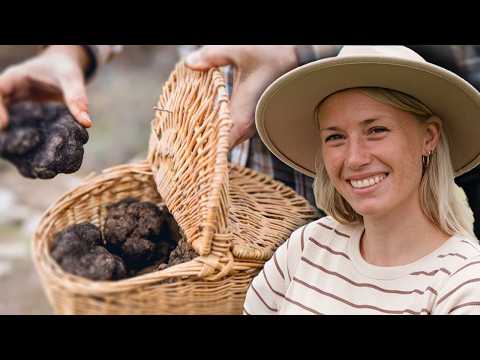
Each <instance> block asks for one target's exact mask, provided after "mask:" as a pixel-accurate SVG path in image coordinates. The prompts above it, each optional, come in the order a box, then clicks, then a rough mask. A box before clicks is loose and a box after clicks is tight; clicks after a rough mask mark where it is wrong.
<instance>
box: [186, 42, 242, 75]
mask: <svg viewBox="0 0 480 360" xmlns="http://www.w3.org/2000/svg"><path fill="white" fill-rule="evenodd" d="M230 48H231V46H223V45H218V46H215V45H210V46H205V47H203V48H201V49H199V50H196V51H194V52H192V53H191V54H190V55H188V56H187V57H186V59H185V64H186V65H187V66H188V67H190V68H192V69H193V70H208V69H210V68H212V67H216V66H224V65H232V64H234V61H233V60H232V58H231V57H230V56H229V54H230V53H231V49H230Z"/></svg>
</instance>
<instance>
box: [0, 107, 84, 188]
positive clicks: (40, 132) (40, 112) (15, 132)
mask: <svg viewBox="0 0 480 360" xmlns="http://www.w3.org/2000/svg"><path fill="white" fill-rule="evenodd" d="M9 113H10V120H11V121H10V126H9V127H8V129H7V130H6V131H0V157H3V158H5V159H6V160H8V161H10V162H12V163H13V164H14V165H15V166H16V167H17V169H18V171H19V172H20V173H21V174H22V175H23V176H25V177H28V178H32V179H35V178H40V179H50V178H53V177H55V176H56V175H57V174H58V173H65V174H70V173H73V172H75V171H77V170H78V169H79V168H80V166H81V164H82V160H83V145H84V144H86V143H87V141H88V133H87V131H86V130H85V129H84V128H83V127H82V126H81V125H80V124H78V123H77V122H76V121H75V120H74V119H73V117H72V115H71V114H70V112H69V111H68V109H67V108H66V107H65V106H63V105H62V104H59V103H46V104H40V103H33V102H22V103H17V104H15V105H13V106H11V107H10V109H9Z"/></svg>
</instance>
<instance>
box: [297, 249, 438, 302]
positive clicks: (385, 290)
mask: <svg viewBox="0 0 480 360" xmlns="http://www.w3.org/2000/svg"><path fill="white" fill-rule="evenodd" d="M301 260H302V261H304V262H306V263H307V264H310V265H311V266H313V267H315V268H317V269H319V270H321V271H323V272H325V273H327V274H330V275H334V276H337V277H339V278H341V279H343V280H345V281H346V282H348V283H350V284H352V285H354V286H357V287H367V288H372V289H375V290H378V291H382V292H384V293H389V294H401V295H408V294H413V293H417V294H419V295H423V294H424V293H426V292H427V291H430V292H431V293H433V294H435V295H437V291H436V290H435V289H433V288H431V287H430V286H429V287H427V288H426V289H425V290H424V291H421V290H419V289H414V290H410V291H406V290H389V289H383V288H381V287H379V286H376V285H373V284H367V283H357V282H355V281H353V280H350V279H349V278H347V277H345V276H343V275H342V274H339V273H337V272H335V271H330V270H327V269H325V268H324V267H322V266H320V265H317V264H315V263H313V262H311V261H310V260H308V259H307V258H305V257H303V256H302V258H301Z"/></svg>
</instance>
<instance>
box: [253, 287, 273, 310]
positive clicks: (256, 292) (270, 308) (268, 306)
mask: <svg viewBox="0 0 480 360" xmlns="http://www.w3.org/2000/svg"><path fill="white" fill-rule="evenodd" d="M252 290H253V291H254V292H255V294H257V296H258V298H259V299H260V300H262V303H263V304H264V305H265V306H266V307H267V308H268V310H270V311H275V312H277V311H278V309H275V308H273V307H271V306H270V305H268V304H267V303H266V302H265V300H263V298H262V297H261V296H260V294H259V293H258V291H257V289H255V286H253V284H252Z"/></svg>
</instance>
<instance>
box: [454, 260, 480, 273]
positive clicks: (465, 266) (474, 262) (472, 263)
mask: <svg viewBox="0 0 480 360" xmlns="http://www.w3.org/2000/svg"><path fill="white" fill-rule="evenodd" d="M475 264H480V261H473V262H471V263H468V264H467V265H464V266H462V267H461V268H460V269H458V270H457V271H455V272H454V273H453V275H455V274H457V273H458V272H459V271H461V270H463V269H465V268H467V267H469V266H471V265H475ZM453 275H452V276H453Z"/></svg>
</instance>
